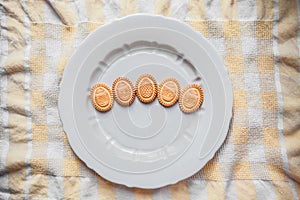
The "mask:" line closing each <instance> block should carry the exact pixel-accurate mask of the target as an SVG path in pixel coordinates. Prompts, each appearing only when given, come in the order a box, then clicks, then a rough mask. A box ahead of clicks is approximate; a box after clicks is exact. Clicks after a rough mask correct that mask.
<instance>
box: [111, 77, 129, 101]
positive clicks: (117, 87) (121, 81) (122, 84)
mask: <svg viewBox="0 0 300 200" xmlns="http://www.w3.org/2000/svg"><path fill="white" fill-rule="evenodd" d="M112 91H113V95H114V99H115V100H116V102H118V103H119V104H120V105H122V106H129V105H131V104H132V103H133V101H134V98H135V89H134V86H133V84H132V82H131V81H130V80H129V79H128V78H125V77H118V78H117V79H116V80H115V81H114V82H113V84H112Z"/></svg>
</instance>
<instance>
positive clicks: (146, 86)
mask: <svg viewBox="0 0 300 200" xmlns="http://www.w3.org/2000/svg"><path fill="white" fill-rule="evenodd" d="M135 88H136V95H137V97H138V99H139V100H140V101H141V102H143V103H151V102H152V101H154V99H155V98H156V95H157V84H156V81H155V79H154V78H153V76H151V75H149V74H142V75H141V76H140V77H139V78H138V79H137V81H136V87H135Z"/></svg>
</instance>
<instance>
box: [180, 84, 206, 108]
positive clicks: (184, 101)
mask: <svg viewBox="0 0 300 200" xmlns="http://www.w3.org/2000/svg"><path fill="white" fill-rule="evenodd" d="M203 99H204V96H203V90H202V88H201V87H200V86H199V85H197V84H191V85H188V86H187V87H186V88H184V90H183V91H182V92H181V94H180V97H179V106H180V109H181V111H182V112H185V113H192V112H195V111H196V110H197V109H198V108H200V106H201V104H202V102H203Z"/></svg>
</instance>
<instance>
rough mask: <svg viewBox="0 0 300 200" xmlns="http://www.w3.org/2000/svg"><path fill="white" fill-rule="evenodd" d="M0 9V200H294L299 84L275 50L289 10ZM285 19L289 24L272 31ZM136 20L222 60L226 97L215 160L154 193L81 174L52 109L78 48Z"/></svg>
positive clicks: (191, 5)
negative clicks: (204, 42)
mask: <svg viewBox="0 0 300 200" xmlns="http://www.w3.org/2000/svg"><path fill="white" fill-rule="evenodd" d="M0 3H1V5H3V7H4V8H6V9H2V10H1V27H8V28H12V27H18V30H19V31H15V32H14V30H13V29H7V30H8V31H6V30H5V29H1V40H0V41H1V49H2V50H1V62H0V64H1V87H0V88H1V91H0V92H1V99H0V100H1V111H0V114H1V116H3V117H1V120H0V122H1V127H0V128H1V130H0V131H1V132H0V197H1V199H6V198H9V197H10V198H12V199H23V198H25V199H26V198H31V199H45V198H48V199H62V198H68V199H78V198H82V199H86V198H91V199H134V198H136V199H224V198H229V199H236V198H238V199H249V198H253V199H256V198H258V199H265V198H268V199H275V198H278V199H297V198H298V197H299V194H300V185H299V183H300V177H299V176H300V175H299V174H300V171H299V169H298V168H297V163H299V159H300V158H299V155H298V154H296V156H294V155H295V154H293V153H294V152H297V149H298V150H299V145H297V144H296V145H295V143H294V142H293V141H291V140H293V139H294V140H295V139H296V138H297V137H296V136H294V137H291V134H290V133H293V131H294V129H295V127H297V126H298V125H299V119H300V116H299V114H298V115H297V114H292V113H291V112H290V110H289V109H292V108H296V107H297V105H298V104H299V103H298V104H297V103H296V102H297V100H296V99H297V98H298V99H299V94H300V88H299V80H300V78H299V74H298V72H295V71H291V70H290V68H289V67H288V66H292V67H295V68H297V67H299V49H298V46H297V44H296V46H295V45H294V43H293V45H292V44H285V43H284V42H283V41H288V36H286V35H285V34H284V33H285V31H286V30H294V29H293V28H295V27H297V25H293V24H290V25H287V24H288V23H287V22H290V23H291V22H294V21H295V20H294V21H293V19H294V17H295V16H296V17H297V8H298V7H297V4H296V1H293V2H292V1H291V3H289V5H281V4H280V5H278V7H276V6H277V3H276V2H275V4H274V5H273V4H270V3H269V2H266V3H265V4H264V5H262V3H260V2H257V3H256V4H255V3H251V2H234V3H233V4H230V2H227V1H222V2H221V3H219V1H212V2H211V4H205V1H202V0H199V1H198V0H190V1H188V2H185V1H184V2H183V1H179V0H172V1H169V0H163V1H145V0H134V1H126V0H121V1H119V2H117V1H110V2H108V1H102V3H101V2H98V3H95V2H93V1H91V0H86V1H70V2H64V1H50V0H49V4H48V3H46V2H44V1H42V0H39V1H37V2H35V3H32V2H30V1H29V2H22V3H17V2H14V1H12V2H2V1H0ZM49 5H51V6H52V8H50V7H49ZM12 7H14V8H15V9H14V11H13V10H10V9H9V8H12ZM43 7H44V8H45V9H43ZM263 7H264V8H265V10H264V13H265V14H263V11H262V8H263ZM52 9H53V10H52ZM254 10H255V11H254ZM285 10H289V12H290V13H293V15H289V16H286V17H285V18H283V20H282V21H283V22H280V23H277V22H276V19H278V18H279V16H281V15H282V13H284V11H285ZM138 11H140V12H150V13H160V14H164V15H169V16H173V17H176V18H178V19H181V20H183V21H185V22H186V23H188V24H190V25H191V26H192V27H193V28H194V29H195V30H197V31H199V32H201V33H202V34H203V35H204V36H205V37H206V38H207V39H208V40H209V41H210V42H211V43H212V44H213V45H214V46H215V47H216V49H217V50H218V51H219V53H220V54H221V56H223V58H224V60H225V63H226V66H227V69H228V72H229V76H230V79H231V81H232V85H233V89H234V110H233V113H234V114H233V120H232V126H231V129H230V131H229V133H228V137H227V138H226V140H225V143H224V144H223V145H222V147H221V148H220V150H219V151H218V152H217V153H216V155H215V156H214V158H213V159H212V160H211V161H210V162H209V163H208V164H207V165H206V166H205V167H204V168H203V169H202V170H201V171H199V172H198V173H196V174H195V175H194V176H192V177H191V178H189V179H187V180H184V181H181V182H179V183H177V184H175V185H171V186H167V187H164V188H161V189H156V190H142V189H129V188H126V187H125V186H120V185H116V184H113V183H110V182H108V181H106V180H104V179H102V178H101V177H100V176H98V175H97V174H95V173H94V172H93V171H92V170H90V169H88V168H87V167H86V166H85V165H84V164H83V163H82V162H81V161H80V160H79V159H78V158H77V157H76V155H75V154H74V153H73V151H72V149H71V148H70V145H69V144H68V141H67V138H66V135H65V133H64V132H63V128H62V124H61V122H60V119H59V114H58V109H57V98H58V92H59V83H60V80H61V77H62V73H63V70H64V67H65V65H66V62H67V61H68V59H69V57H70V55H71V54H72V52H73V51H74V50H75V49H76V48H77V47H78V46H79V44H80V42H81V41H82V40H83V39H84V38H85V37H86V36H87V35H88V34H89V33H90V32H91V31H92V30H94V29H95V28H97V27H99V26H101V25H102V24H103V23H104V22H109V21H111V20H113V19H115V18H117V17H119V16H124V15H128V14H131V13H135V12H138ZM7 12H14V13H15V14H16V16H19V17H20V18H22V19H24V20H21V21H18V22H16V21H15V19H14V18H13V17H11V15H9V13H7ZM55 13H56V14H57V15H56V14H55ZM245 19H251V20H245ZM87 21H88V22H87ZM296 22H298V21H297V20H296ZM296 32H297V31H296ZM290 34H294V32H290ZM277 38H278V40H277ZM294 38H296V40H297V35H295V36H294ZM298 40H299V41H300V38H298ZM296 47H297V48H296ZM289 49H290V50H289ZM295 52H296V53H295ZM288 77H289V78H288ZM289 87H292V88H294V90H293V91H292V89H290V88H289ZM290 102H293V103H290ZM289 115H292V117H293V118H294V119H293V118H291V116H289ZM296 129H297V128H296ZM298 138H299V134H298ZM295 148H296V150H294V149H295ZM293 159H296V161H294V160H293ZM295 163H296V164H295ZM298 167H299V165H298Z"/></svg>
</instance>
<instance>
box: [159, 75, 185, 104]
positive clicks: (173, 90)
mask: <svg viewBox="0 0 300 200" xmlns="http://www.w3.org/2000/svg"><path fill="white" fill-rule="evenodd" d="M179 95H180V85H179V83H178V81H177V80H176V79H175V78H167V79H164V80H163V81H162V82H161V83H160V84H159V87H158V94H157V97H158V101H159V103H160V104H161V105H163V106H165V107H170V106H173V105H174V104H175V103H176V102H177V101H178V99H179Z"/></svg>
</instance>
